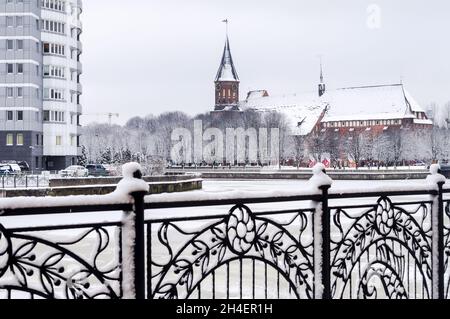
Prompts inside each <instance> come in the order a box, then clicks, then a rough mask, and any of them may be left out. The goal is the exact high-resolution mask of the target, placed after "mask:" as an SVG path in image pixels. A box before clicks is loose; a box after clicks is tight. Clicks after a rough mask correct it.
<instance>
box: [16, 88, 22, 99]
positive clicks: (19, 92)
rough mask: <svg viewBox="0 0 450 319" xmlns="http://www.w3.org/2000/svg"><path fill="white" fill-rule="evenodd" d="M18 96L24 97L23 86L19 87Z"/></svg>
mask: <svg viewBox="0 0 450 319" xmlns="http://www.w3.org/2000/svg"><path fill="white" fill-rule="evenodd" d="M17 97H23V88H22V87H18V88H17Z"/></svg>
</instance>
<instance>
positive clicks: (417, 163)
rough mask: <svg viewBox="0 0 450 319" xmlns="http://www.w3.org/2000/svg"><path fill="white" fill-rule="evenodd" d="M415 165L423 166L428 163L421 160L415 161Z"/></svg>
mask: <svg viewBox="0 0 450 319" xmlns="http://www.w3.org/2000/svg"><path fill="white" fill-rule="evenodd" d="M413 166H423V167H426V166H427V164H426V163H425V162H422V161H419V162H415V163H414V165H413Z"/></svg>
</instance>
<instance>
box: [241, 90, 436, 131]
mask: <svg viewBox="0 0 450 319" xmlns="http://www.w3.org/2000/svg"><path fill="white" fill-rule="evenodd" d="M239 106H240V108H241V109H242V110H245V109H254V110H258V111H262V112H268V111H276V112H280V113H283V114H285V115H286V118H287V120H288V121H289V122H290V126H291V131H292V133H293V134H295V135H307V134H309V133H311V131H312V130H313V129H314V127H315V126H316V124H317V123H318V122H319V121H322V122H332V121H349V120H350V121H351V120H356V121H358V120H384V119H404V118H416V116H415V114H414V112H419V113H421V112H423V113H424V112H425V111H424V110H423V109H422V108H421V107H420V105H419V104H418V103H417V102H416V101H415V100H414V99H413V98H412V97H411V95H410V94H409V93H408V92H407V91H406V90H404V88H403V85H402V84H394V85H377V86H362V87H348V88H340V89H335V90H328V91H326V92H325V94H324V95H322V96H321V97H319V96H318V95H317V93H316V92H308V93H301V94H291V95H283V96H266V97H259V96H257V95H250V96H249V97H248V98H247V99H246V100H245V101H241V102H240V104H239ZM322 115H324V116H323V118H322ZM419 122H420V123H421V124H432V122H431V121H430V120H428V119H423V120H420V121H419ZM416 123H418V122H417V121H416Z"/></svg>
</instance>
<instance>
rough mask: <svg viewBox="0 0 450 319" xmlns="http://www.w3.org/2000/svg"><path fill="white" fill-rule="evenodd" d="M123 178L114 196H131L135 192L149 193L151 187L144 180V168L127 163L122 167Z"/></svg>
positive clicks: (136, 164)
mask: <svg viewBox="0 0 450 319" xmlns="http://www.w3.org/2000/svg"><path fill="white" fill-rule="evenodd" d="M122 175H123V178H122V180H121V181H120V182H119V184H117V187H116V190H115V191H114V193H113V194H116V195H118V194H122V195H130V194H131V193H135V192H148V191H149V185H148V184H147V183H146V182H145V181H144V180H143V179H142V167H141V165H139V164H138V163H134V162H133V163H127V164H125V165H123V166H122Z"/></svg>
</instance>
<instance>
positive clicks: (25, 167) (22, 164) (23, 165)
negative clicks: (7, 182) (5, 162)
mask: <svg viewBox="0 0 450 319" xmlns="http://www.w3.org/2000/svg"><path fill="white" fill-rule="evenodd" d="M17 165H19V167H20V169H21V171H22V172H28V171H29V170H30V166H29V165H28V163H27V162H25V161H21V162H17Z"/></svg>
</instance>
